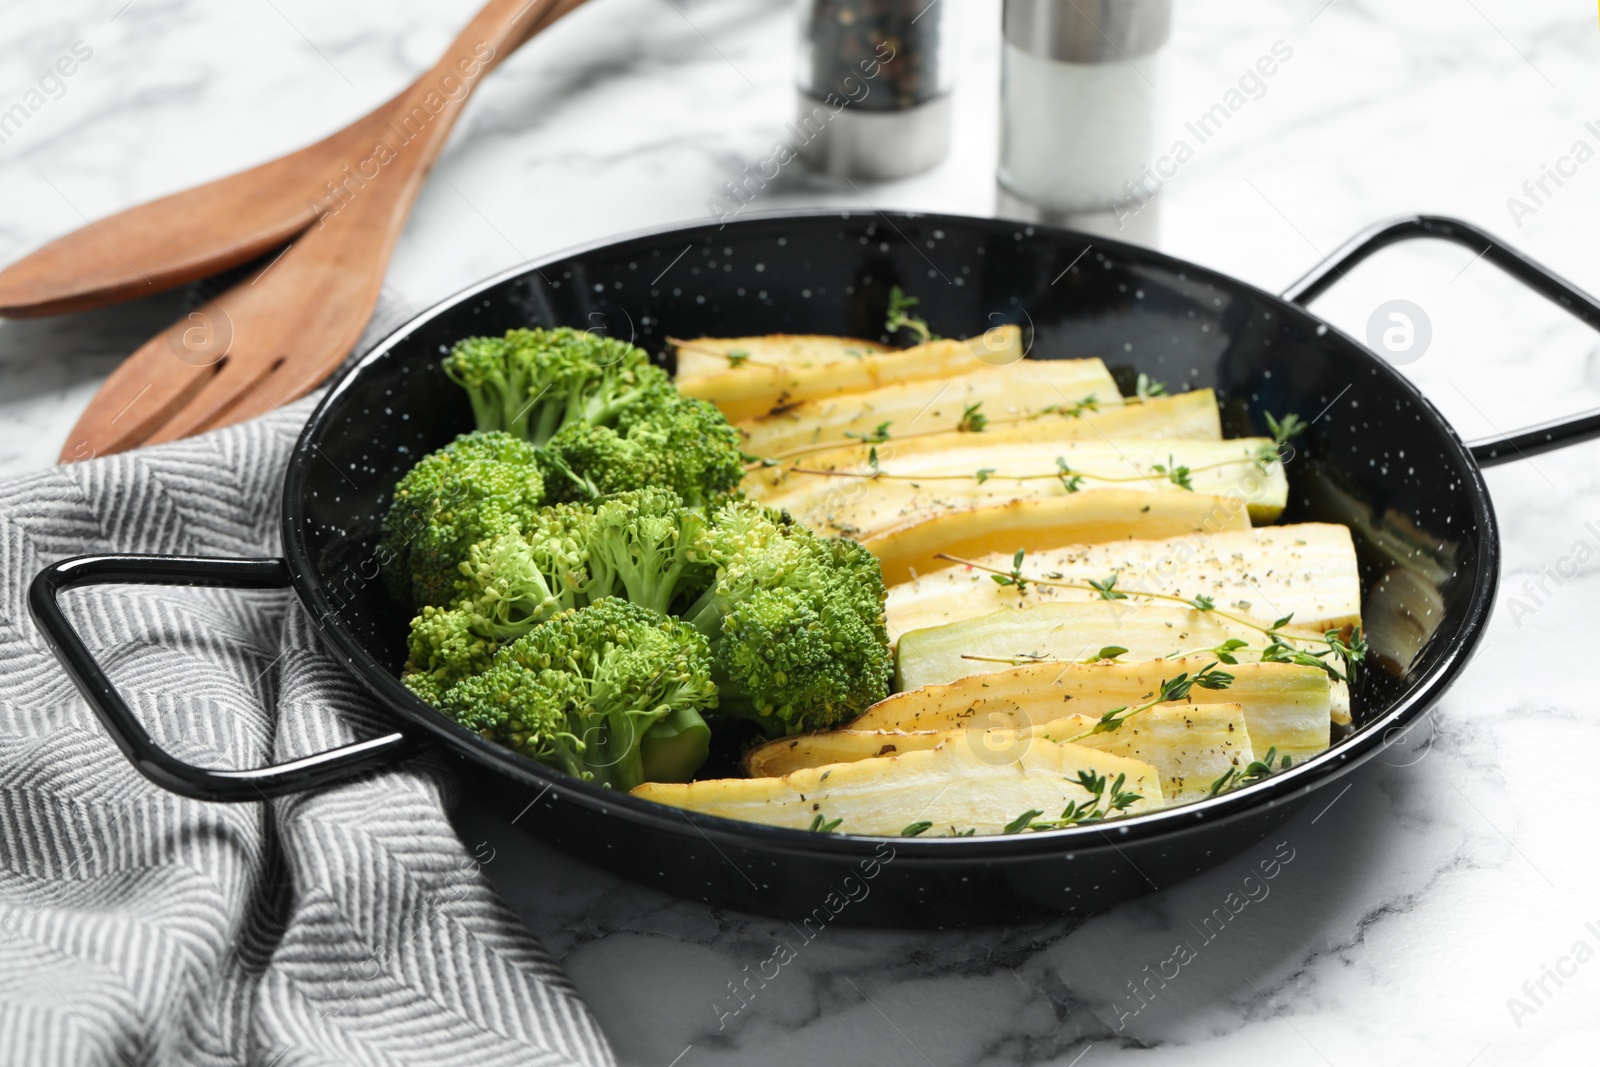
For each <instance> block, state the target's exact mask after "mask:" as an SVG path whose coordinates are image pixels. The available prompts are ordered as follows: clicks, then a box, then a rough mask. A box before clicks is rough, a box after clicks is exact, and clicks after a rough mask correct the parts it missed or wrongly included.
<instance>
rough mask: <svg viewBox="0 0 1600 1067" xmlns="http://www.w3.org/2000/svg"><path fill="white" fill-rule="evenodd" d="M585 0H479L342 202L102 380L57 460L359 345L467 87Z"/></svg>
mask: <svg viewBox="0 0 1600 1067" xmlns="http://www.w3.org/2000/svg"><path fill="white" fill-rule="evenodd" d="M582 2H583V0H490V2H489V3H488V4H486V5H485V6H484V8H483V9H482V10H481V11H480V12H479V13H478V15H477V16H476V17H475V18H474V19H473V20H472V22H471V23H470V24H469V25H468V26H467V28H466V29H465V30H463V31H462V33H461V34H460V36H458V37H457V38H456V40H455V41H454V42H453V43H452V44H451V46H450V47H449V48H448V49H447V50H446V51H445V54H444V57H443V58H441V59H440V60H439V62H438V63H437V64H435V66H434V67H433V68H432V69H431V70H430V71H428V73H427V74H425V75H423V76H422V77H421V78H419V79H418V80H417V82H416V83H414V84H413V85H412V87H411V88H409V89H408V90H407V91H406V92H405V93H404V94H402V96H401V97H399V98H398V99H397V100H396V101H395V102H394V103H393V104H391V105H390V107H389V110H388V112H387V114H386V120H387V121H386V122H385V123H384V128H383V129H382V130H381V131H380V133H379V136H378V137H377V138H376V140H375V141H374V144H373V146H372V147H371V149H369V151H368V153H367V155H366V156H365V157H364V158H363V159H362V160H360V161H359V162H358V163H357V164H356V165H355V166H353V167H352V168H351V173H352V175H353V180H351V181H350V182H349V185H350V189H349V193H350V195H349V196H348V197H346V198H345V199H343V200H341V201H339V202H338V203H337V204H335V205H334V206H333V207H332V208H331V209H330V210H329V211H327V212H326V213H325V214H324V215H323V216H322V218H321V220H320V223H319V224H318V225H317V227H316V228H314V229H312V230H309V231H307V232H306V233H305V234H304V235H303V236H302V237H301V238H300V239H299V240H297V241H296V242H295V243H294V244H293V245H291V246H290V247H289V249H288V250H287V251H286V252H285V253H284V254H283V255H282V256H280V257H279V258H278V259H277V260H275V261H273V262H272V263H271V264H270V265H268V266H267V267H266V268H265V269H264V270H263V271H262V272H261V273H260V274H258V275H257V276H256V277H255V278H253V279H251V280H250V281H248V282H242V283H240V284H239V285H237V286H235V287H234V288H233V289H230V290H229V291H228V292H226V293H223V294H222V295H221V296H219V297H217V298H216V299H214V300H212V301H210V302H208V303H207V304H205V305H204V306H202V307H201V308H200V309H198V310H197V311H195V312H192V313H191V314H190V315H189V316H188V317H187V319H185V320H183V321H180V322H178V323H175V324H174V325H173V326H172V327H171V328H169V329H168V330H167V331H165V332H164V333H162V334H160V335H159V336H157V337H155V338H153V339H152V340H150V341H149V342H147V343H146V344H145V345H144V346H143V347H141V348H140V349H139V350H138V351H137V352H135V353H134V354H133V355H132V356H130V357H129V358H128V359H127V360H125V361H124V362H123V364H122V365H121V366H120V367H118V368H117V370H116V371H115V372H113V373H112V375H111V377H110V378H108V379H107V380H106V383H105V384H104V385H103V386H102V387H101V389H100V392H99V393H97V394H96V395H95V397H94V399H93V400H91V401H90V403H89V407H88V408H87V409H86V410H85V411H84V413H83V415H82V416H81V417H80V418H79V420H78V424H77V425H76V426H75V427H74V428H73V431H72V433H71V435H70V436H69V437H68V438H67V443H66V445H65V446H64V447H63V449H62V453H61V458H62V461H63V462H70V461H72V460H78V459H86V458H89V457H91V456H96V455H107V454H109V453H112V452H120V451H123V450H125V449H128V448H132V447H134V446H135V445H139V444H144V443H150V444H155V443H158V442H161V441H171V440H175V439H177V438H179V437H184V436H187V435H189V434H193V433H198V432H200V431H202V430H207V429H212V428H215V427H218V426H223V425H227V424H229V423H233V422H238V421H241V420H243V419H247V418H251V417H253V416H255V415H259V414H262V413H264V412H266V411H269V410H271V409H272V408H274V407H277V406H279V405H281V404H283V403H286V402H288V401H289V400H293V399H295V398H296V397H299V396H302V395H304V394H305V393H306V392H308V391H310V390H311V389H312V388H314V387H315V386H316V385H317V384H318V383H320V382H321V381H322V380H323V379H324V378H325V377H326V376H327V375H328V373H329V372H330V371H332V369H333V368H334V367H336V366H338V364H339V363H340V361H342V360H343V359H344V357H345V356H346V355H347V354H348V353H349V351H350V349H351V348H352V347H353V346H354V344H355V343H356V341H357V340H358V339H359V338H360V335H361V331H362V329H363V328H364V327H365V325H366V322H367V320H368V318H369V317H370V316H371V314H372V309H373V307H374V306H375V305H376V303H377V300H378V293H379V290H380V288H381V286H382V283H383V277H384V273H385V271H386V269H387V267H388V262H389V257H390V255H391V253H392V252H393V250H394V246H395V242H396V241H397V240H398V239H399V236H400V231H401V229H402V228H403V227H404V225H405V221H406V217H407V216H408V215H409V213H410V211H411V205H412V203H413V202H414V201H415V199H416V196H417V193H418V191H420V189H421V187H422V183H423V181H424V180H425V179H426V177H427V173H428V170H429V168H430V167H431V166H432V164H433V162H434V160H435V159H436V158H437V157H438V154H439V151H440V150H441V149H442V148H443V146H444V142H445V139H446V137H447V136H448V135H449V132H450V129H451V127H452V126H453V125H454V124H455V120H456V118H457V117H458V116H459V115H460V113H461V110H462V108H463V107H464V106H465V104H466V101H467V99H468V97H469V96H470V95H471V93H472V90H473V89H474V87H475V86H476V85H477V83H478V81H479V80H480V79H481V78H482V77H483V75H485V74H487V73H488V72H489V71H490V70H492V69H493V68H494V66H496V65H497V64H498V63H499V62H500V61H501V60H502V59H504V57H505V56H507V55H509V54H510V53H511V52H512V51H514V50H515V49H516V48H517V46H519V45H521V44H522V43H523V42H524V41H526V40H527V39H528V38H529V37H531V36H533V35H534V34H535V33H538V32H539V31H540V30H542V29H544V28H545V27H546V26H548V25H550V24H551V23H552V22H554V21H555V20H556V19H558V18H560V17H561V16H562V15H564V14H566V13H567V12H568V11H570V10H572V9H574V8H576V7H578V6H579V5H580V4H581V3H582Z"/></svg>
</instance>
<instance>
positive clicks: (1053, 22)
mask: <svg viewBox="0 0 1600 1067" xmlns="http://www.w3.org/2000/svg"><path fill="white" fill-rule="evenodd" d="M1004 19H1005V38H1006V41H1007V42H1009V43H1010V44H1012V45H1014V46H1015V47H1017V48H1020V49H1021V50H1022V51H1024V52H1028V53H1031V54H1032V55H1036V56H1042V57H1044V58H1046V59H1054V60H1057V61H1059V62H1063V63H1110V62H1113V61H1115V60H1119V59H1128V58H1132V57H1134V56H1142V55H1147V54H1149V53H1151V52H1154V51H1155V50H1156V49H1158V48H1160V47H1161V46H1162V45H1163V44H1165V43H1166V42H1167V37H1168V35H1169V34H1170V33H1171V31H1172V0H1005V16H1004Z"/></svg>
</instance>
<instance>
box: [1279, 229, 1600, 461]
mask: <svg viewBox="0 0 1600 1067" xmlns="http://www.w3.org/2000/svg"><path fill="white" fill-rule="evenodd" d="M1419 237H1431V238H1434V239H1436V240H1440V241H1454V242H1455V243H1456V244H1458V245H1464V246H1465V247H1467V248H1470V249H1472V250H1473V251H1474V252H1477V253H1478V255H1479V256H1481V257H1482V258H1483V259H1485V260H1487V261H1488V262H1490V263H1493V264H1494V265H1495V266H1497V267H1499V268H1500V269H1501V270H1503V271H1505V272H1506V273H1507V274H1509V275H1511V277H1513V278H1515V279H1516V280H1517V281H1519V282H1521V283H1522V284H1523V285H1526V286H1527V287H1528V288H1530V289H1532V290H1533V291H1534V292H1536V293H1538V294H1539V295H1540V296H1542V297H1544V298H1545V299H1546V300H1549V301H1550V302H1552V303H1554V304H1555V305H1557V306H1558V307H1560V308H1562V309H1563V310H1565V311H1567V312H1569V313H1571V314H1572V315H1573V316H1574V317H1576V318H1577V319H1578V320H1579V321H1580V322H1583V323H1584V324H1586V325H1587V326H1589V327H1590V328H1592V329H1594V330H1600V301H1597V300H1596V299H1595V298H1594V297H1592V296H1590V295H1589V294H1588V293H1585V292H1584V291H1583V290H1582V289H1579V288H1578V287H1577V286H1575V285H1573V284H1572V283H1571V282H1569V281H1567V280H1566V279H1565V278H1563V277H1561V276H1560V275H1558V274H1556V273H1555V272H1553V271H1551V270H1549V269H1548V268H1546V267H1543V266H1541V265H1539V264H1538V263H1535V262H1534V261H1533V260H1531V259H1529V258H1528V257H1527V256H1525V255H1523V254H1522V253H1521V252H1518V251H1517V250H1516V249H1514V248H1511V247H1509V246H1507V245H1504V244H1502V243H1501V242H1500V241H1499V240H1497V239H1496V238H1494V237H1492V236H1490V235H1489V234H1487V233H1485V232H1484V231H1483V230H1480V229H1478V228H1477V227H1476V226H1473V225H1472V224H1470V223H1466V222H1462V221H1461V220H1459V219H1451V218H1444V217H1442V216H1439V215H1412V216H1409V217H1406V218H1400V219H1393V220H1391V221H1389V222H1380V223H1378V224H1377V225H1376V226H1373V227H1372V228H1371V229H1369V230H1367V231H1365V232H1363V233H1359V234H1357V235H1356V236H1355V237H1353V238H1351V239H1350V240H1349V241H1346V242H1345V243H1344V245H1343V246H1341V247H1340V248H1339V249H1338V250H1337V251H1335V252H1334V253H1333V254H1332V255H1331V256H1329V257H1328V258H1327V259H1325V260H1323V261H1322V262H1321V263H1319V264H1318V265H1317V266H1315V267H1313V268H1312V269H1311V271H1310V273H1308V274H1307V275H1306V276H1305V277H1303V278H1301V279H1300V280H1299V281H1297V282H1295V283H1294V284H1293V285H1291V286H1290V287H1289V288H1288V289H1287V290H1285V291H1284V293H1283V298H1284V299H1285V300H1289V301H1292V302H1293V303H1296V304H1308V303H1310V302H1311V301H1312V300H1315V299H1316V298H1317V297H1318V296H1321V295H1322V294H1323V293H1324V292H1326V291H1327V290H1328V289H1329V288H1330V287H1331V286H1332V285H1333V283H1334V282H1336V281H1338V280H1339V279H1340V278H1342V277H1343V276H1344V275H1345V273H1346V272H1347V271H1348V270H1349V269H1350V268H1351V267H1354V266H1355V265H1356V264H1357V263H1360V262H1361V261H1362V260H1364V259H1366V258H1367V257H1368V256H1370V255H1372V254H1373V253H1374V252H1376V251H1378V250H1379V249H1382V248H1387V247H1388V246H1390V245H1392V244H1398V243H1399V242H1401V241H1410V240H1414V239H1416V238H1419ZM1596 437H1600V409H1597V410H1594V411H1586V412H1583V413H1582V414H1578V415H1569V416H1568V417H1566V418H1563V419H1555V420H1552V421H1550V422H1544V423H1540V424H1538V425H1537V426H1531V427H1529V428H1528V429H1526V430H1518V431H1517V432H1516V433H1510V434H1505V435H1503V436H1500V437H1493V438H1489V439H1488V440H1484V441H1475V442H1472V443H1471V444H1469V445H1468V446H1467V447H1468V448H1469V449H1470V451H1471V452H1472V458H1473V459H1475V460H1477V461H1478V465H1479V466H1481V467H1492V466H1494V465H1495V464H1498V463H1505V462H1506V461H1508V460H1513V459H1523V458H1525V457H1528V456H1536V455H1538V454H1539V453H1541V452H1550V451H1553V450H1555V449H1557V448H1561V447H1563V446H1565V445H1574V444H1578V443H1580V442H1582V441H1592V440H1594V439H1595V438H1596Z"/></svg>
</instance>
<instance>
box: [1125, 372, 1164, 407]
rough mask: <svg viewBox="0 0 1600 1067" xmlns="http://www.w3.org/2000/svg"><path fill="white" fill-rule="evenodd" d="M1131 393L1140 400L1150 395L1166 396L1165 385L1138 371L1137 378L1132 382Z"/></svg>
mask: <svg viewBox="0 0 1600 1067" xmlns="http://www.w3.org/2000/svg"><path fill="white" fill-rule="evenodd" d="M1133 395H1134V396H1136V397H1138V398H1139V399H1141V400H1144V399H1146V398H1148V397H1152V396H1166V395H1167V385H1166V383H1165V382H1158V381H1156V380H1155V379H1154V378H1152V377H1150V375H1148V374H1145V373H1144V372H1143V371H1140V372H1139V377H1138V379H1137V380H1136V381H1135V382H1134V386H1133Z"/></svg>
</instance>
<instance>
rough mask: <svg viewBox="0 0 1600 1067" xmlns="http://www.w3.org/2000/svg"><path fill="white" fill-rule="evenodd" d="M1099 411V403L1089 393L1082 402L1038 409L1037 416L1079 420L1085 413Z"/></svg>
mask: <svg viewBox="0 0 1600 1067" xmlns="http://www.w3.org/2000/svg"><path fill="white" fill-rule="evenodd" d="M1099 410H1100V401H1098V400H1096V399H1095V396H1094V394H1093V393H1090V394H1089V395H1088V396H1086V397H1084V398H1083V399H1082V400H1075V401H1072V402H1070V403H1066V404H1051V405H1050V406H1048V407H1042V408H1040V409H1039V414H1040V415H1060V416H1061V417H1062V418H1064V419H1081V418H1083V416H1084V413H1085V412H1089V411H1099ZM1027 417H1028V418H1036V417H1037V416H1033V415H1030V416H1027Z"/></svg>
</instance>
